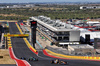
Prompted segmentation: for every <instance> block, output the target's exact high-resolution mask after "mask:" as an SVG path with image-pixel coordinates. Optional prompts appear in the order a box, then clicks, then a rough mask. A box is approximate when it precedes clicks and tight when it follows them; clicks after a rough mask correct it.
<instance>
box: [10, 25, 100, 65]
mask: <svg viewBox="0 0 100 66" xmlns="http://www.w3.org/2000/svg"><path fill="white" fill-rule="evenodd" d="M9 29H10V33H11V34H19V33H20V32H19V30H18V28H17V26H16V24H15V23H9ZM11 41H12V47H13V51H14V54H15V56H16V57H17V58H20V57H25V58H26V59H28V58H29V57H35V58H38V60H39V61H35V62H33V61H28V60H27V61H28V62H29V63H30V65H32V66H62V65H59V64H51V63H50V61H51V60H52V59H54V58H50V57H47V56H45V55H44V54H43V52H42V51H39V54H38V55H36V54H35V53H33V52H32V51H31V50H30V49H29V48H28V47H27V45H26V43H25V42H24V40H23V38H11ZM64 61H68V62H69V65H68V66H100V62H97V61H86V60H64ZM63 66H66V65H63Z"/></svg>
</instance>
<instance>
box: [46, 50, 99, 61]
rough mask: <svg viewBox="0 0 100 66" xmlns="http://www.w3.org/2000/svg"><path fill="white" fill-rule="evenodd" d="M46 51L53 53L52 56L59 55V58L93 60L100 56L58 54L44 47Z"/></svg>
mask: <svg viewBox="0 0 100 66" xmlns="http://www.w3.org/2000/svg"><path fill="white" fill-rule="evenodd" d="M45 50H46V51H47V52H48V53H50V54H52V55H54V56H59V57H60V58H61V57H63V58H65V59H68V58H69V59H80V60H94V61H100V57H88V56H69V55H63V54H58V53H54V52H52V51H50V50H48V49H45Z"/></svg>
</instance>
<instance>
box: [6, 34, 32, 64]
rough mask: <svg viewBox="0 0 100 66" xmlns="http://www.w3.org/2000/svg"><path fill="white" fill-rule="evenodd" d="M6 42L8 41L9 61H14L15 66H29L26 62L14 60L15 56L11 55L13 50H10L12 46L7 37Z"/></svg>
mask: <svg viewBox="0 0 100 66" xmlns="http://www.w3.org/2000/svg"><path fill="white" fill-rule="evenodd" d="M8 34H9V33H8ZM7 41H8V48H9V54H10V57H11V59H13V60H15V61H16V64H17V66H31V65H30V64H29V63H28V62H27V61H25V60H20V59H18V58H16V56H15V55H14V53H13V49H12V44H11V39H10V37H7Z"/></svg>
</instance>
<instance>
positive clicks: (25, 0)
mask: <svg viewBox="0 0 100 66" xmlns="http://www.w3.org/2000/svg"><path fill="white" fill-rule="evenodd" d="M30 2H100V0H0V3H30Z"/></svg>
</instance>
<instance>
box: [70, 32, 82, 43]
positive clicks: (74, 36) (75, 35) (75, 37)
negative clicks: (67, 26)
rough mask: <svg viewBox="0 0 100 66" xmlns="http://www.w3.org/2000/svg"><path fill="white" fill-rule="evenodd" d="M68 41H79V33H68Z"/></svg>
mask: <svg viewBox="0 0 100 66" xmlns="http://www.w3.org/2000/svg"><path fill="white" fill-rule="evenodd" d="M69 41H80V31H70V36H69Z"/></svg>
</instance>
